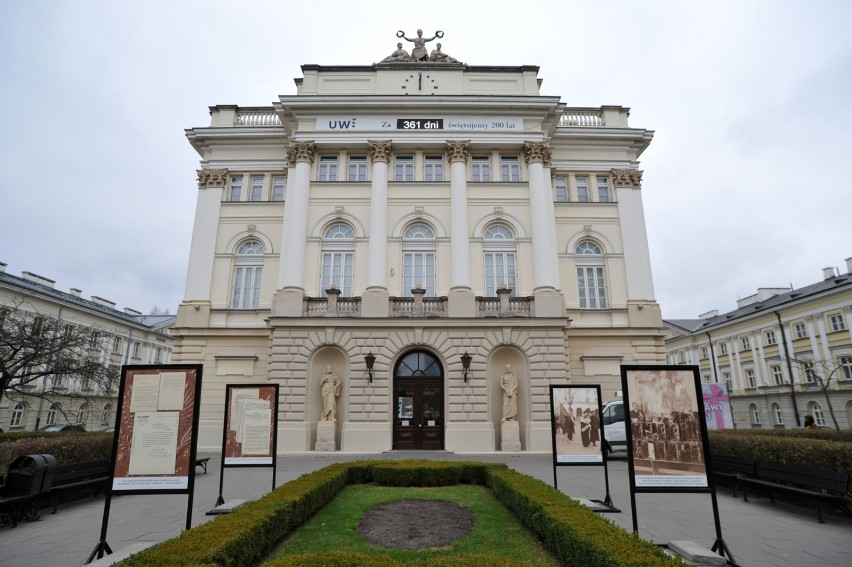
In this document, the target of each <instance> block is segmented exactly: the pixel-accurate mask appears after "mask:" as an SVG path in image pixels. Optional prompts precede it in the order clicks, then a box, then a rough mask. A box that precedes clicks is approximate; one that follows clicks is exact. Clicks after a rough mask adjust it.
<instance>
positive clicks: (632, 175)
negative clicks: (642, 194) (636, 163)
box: [609, 169, 642, 189]
mask: <svg viewBox="0 0 852 567" xmlns="http://www.w3.org/2000/svg"><path fill="white" fill-rule="evenodd" d="M609 174H610V175H611V176H612V185H613V187H630V188H631V189H641V188H642V172H641V171H639V170H638V169H612V170H610V172H609Z"/></svg>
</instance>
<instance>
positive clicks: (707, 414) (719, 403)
mask: <svg viewBox="0 0 852 567" xmlns="http://www.w3.org/2000/svg"><path fill="white" fill-rule="evenodd" d="M701 392H702V394H703V396H704V419H705V421H706V422H707V429H731V428H733V427H734V420H733V416H731V403H730V401H729V400H728V386H727V385H725V384H702V385H701Z"/></svg>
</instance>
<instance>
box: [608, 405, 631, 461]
mask: <svg viewBox="0 0 852 567" xmlns="http://www.w3.org/2000/svg"><path fill="white" fill-rule="evenodd" d="M603 426H604V446H603V450H604V453H605V454H606V455H609V454H610V453H612V452H613V451H626V450H627V432H626V430H625V421H624V402H623V401H621V400H616V401H614V402H608V403H607V404H606V405H605V406H604V409H603Z"/></svg>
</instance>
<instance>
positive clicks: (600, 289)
mask: <svg viewBox="0 0 852 567" xmlns="http://www.w3.org/2000/svg"><path fill="white" fill-rule="evenodd" d="M575 263H576V265H577V291H578V293H579V295H580V309H606V308H607V301H606V278H605V272H604V258H603V252H601V248H600V246H598V244H597V243H596V242H594V241H592V240H581V241H580V242H579V243H578V244H577V248H576V249H575Z"/></svg>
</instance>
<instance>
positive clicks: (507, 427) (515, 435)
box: [500, 421, 521, 451]
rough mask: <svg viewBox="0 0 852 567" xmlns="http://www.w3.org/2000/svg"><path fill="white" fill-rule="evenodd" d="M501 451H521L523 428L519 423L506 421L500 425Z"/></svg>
mask: <svg viewBox="0 0 852 567" xmlns="http://www.w3.org/2000/svg"><path fill="white" fill-rule="evenodd" d="M500 450H501V451H520V450H521V427H520V425H519V424H518V422H517V421H504V422H502V423H500Z"/></svg>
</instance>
